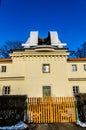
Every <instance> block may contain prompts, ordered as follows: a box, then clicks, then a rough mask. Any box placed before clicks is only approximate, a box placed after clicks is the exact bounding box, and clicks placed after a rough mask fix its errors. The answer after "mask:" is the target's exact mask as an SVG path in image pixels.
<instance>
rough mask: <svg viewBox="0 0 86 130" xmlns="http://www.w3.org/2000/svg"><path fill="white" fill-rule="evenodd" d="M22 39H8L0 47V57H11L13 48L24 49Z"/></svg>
mask: <svg viewBox="0 0 86 130" xmlns="http://www.w3.org/2000/svg"><path fill="white" fill-rule="evenodd" d="M22 43H23V42H21V41H6V43H5V44H4V45H3V46H2V47H1V48H0V57H5V58H7V57H10V55H9V53H10V51H11V50H15V49H16V50H19V49H23V47H22V45H21V44H22Z"/></svg>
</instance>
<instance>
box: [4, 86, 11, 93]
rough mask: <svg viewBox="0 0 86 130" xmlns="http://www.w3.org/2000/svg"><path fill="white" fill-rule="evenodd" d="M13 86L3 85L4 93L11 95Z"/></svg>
mask: <svg viewBox="0 0 86 130" xmlns="http://www.w3.org/2000/svg"><path fill="white" fill-rule="evenodd" d="M10 92H11V87H10V86H4V87H3V95H10Z"/></svg>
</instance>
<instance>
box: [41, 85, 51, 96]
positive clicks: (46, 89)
mask: <svg viewBox="0 0 86 130" xmlns="http://www.w3.org/2000/svg"><path fill="white" fill-rule="evenodd" d="M42 90H43V97H51V86H43V87H42ZM45 92H46V93H45ZM47 94H48V95H47Z"/></svg>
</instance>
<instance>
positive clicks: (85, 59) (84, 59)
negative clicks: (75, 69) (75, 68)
mask: <svg viewBox="0 0 86 130" xmlns="http://www.w3.org/2000/svg"><path fill="white" fill-rule="evenodd" d="M67 60H68V61H86V58H68V59H67Z"/></svg>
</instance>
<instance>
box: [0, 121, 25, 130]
mask: <svg viewBox="0 0 86 130" xmlns="http://www.w3.org/2000/svg"><path fill="white" fill-rule="evenodd" d="M27 127H28V125H27V124H25V123H24V122H23V121H20V122H19V123H17V124H16V125H12V126H2V127H0V130H23V129H26V128H27Z"/></svg>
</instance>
